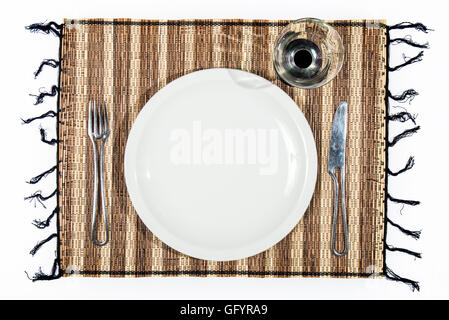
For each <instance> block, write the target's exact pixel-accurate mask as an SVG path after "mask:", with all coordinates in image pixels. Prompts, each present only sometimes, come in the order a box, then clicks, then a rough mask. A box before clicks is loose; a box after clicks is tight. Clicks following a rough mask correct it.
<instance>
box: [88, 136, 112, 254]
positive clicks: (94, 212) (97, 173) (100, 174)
mask: <svg viewBox="0 0 449 320" xmlns="http://www.w3.org/2000/svg"><path fill="white" fill-rule="evenodd" d="M104 143H105V142H104V140H103V141H102V142H101V145H100V167H99V168H98V152H97V146H96V144H95V142H94V141H92V146H93V151H94V194H93V208H92V215H93V217H92V229H91V237H92V241H93V242H94V244H96V245H97V246H100V247H101V246H104V245H106V244H107V243H108V242H109V226H108V217H107V214H106V203H105V201H106V200H105V194H104ZM98 169H99V170H98ZM98 177H100V192H101V209H102V211H103V219H104V225H105V231H106V239H105V240H104V241H103V242H100V241H99V240H98V239H97V237H96V234H95V229H96V225H97V201H98Z"/></svg>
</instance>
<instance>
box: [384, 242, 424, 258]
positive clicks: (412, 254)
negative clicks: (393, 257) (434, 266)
mask: <svg viewBox="0 0 449 320" xmlns="http://www.w3.org/2000/svg"><path fill="white" fill-rule="evenodd" d="M385 247H386V248H387V250H389V251H393V252H394V251H397V252H402V253H406V254H408V255H411V256H414V257H415V258H419V259H421V258H422V256H421V253H419V252H415V251H411V250H408V249H405V248H396V247H393V246H390V245H388V244H386V245H385Z"/></svg>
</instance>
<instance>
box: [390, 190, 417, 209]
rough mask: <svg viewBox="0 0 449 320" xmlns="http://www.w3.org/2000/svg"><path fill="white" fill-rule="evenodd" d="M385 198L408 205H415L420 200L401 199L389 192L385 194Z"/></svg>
mask: <svg viewBox="0 0 449 320" xmlns="http://www.w3.org/2000/svg"><path fill="white" fill-rule="evenodd" d="M387 198H388V200H390V201H393V202H396V203H403V204H408V205H410V206H417V205H419V204H420V203H421V202H419V201H416V200H403V199H397V198H394V197H392V196H391V195H390V194H389V193H388V194H387Z"/></svg>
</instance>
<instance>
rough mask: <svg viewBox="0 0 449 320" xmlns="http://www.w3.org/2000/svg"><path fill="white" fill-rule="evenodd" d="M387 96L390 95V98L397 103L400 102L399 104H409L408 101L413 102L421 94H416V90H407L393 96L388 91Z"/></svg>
mask: <svg viewBox="0 0 449 320" xmlns="http://www.w3.org/2000/svg"><path fill="white" fill-rule="evenodd" d="M387 94H388V97H390V98H391V99H393V100H395V101H399V102H407V101H409V102H411V101H412V100H413V99H415V97H416V96H417V95H419V93H418V92H416V91H415V90H414V89H408V90H405V91H404V92H402V93H401V94H399V95H393V94H391V92H390V91H389V90H388V92H387Z"/></svg>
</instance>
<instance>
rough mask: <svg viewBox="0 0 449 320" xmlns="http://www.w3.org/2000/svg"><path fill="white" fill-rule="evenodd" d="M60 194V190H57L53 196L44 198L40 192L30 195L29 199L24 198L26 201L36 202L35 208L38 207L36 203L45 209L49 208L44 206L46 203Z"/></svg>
mask: <svg viewBox="0 0 449 320" xmlns="http://www.w3.org/2000/svg"><path fill="white" fill-rule="evenodd" d="M57 193H58V189H56V190H55V191H53V192H52V193H51V194H49V195H48V196H43V195H42V191H40V190H38V191H36V192H35V193H33V194H32V195H29V196H27V197H25V198H24V200H30V202H31V201H35V203H34V206H36V201H37V202H39V203H40V204H41V205H42V206H43V207H44V208H47V207H46V206H45V204H44V201H47V200H48V199H50V198H52V197H54V196H55V195H56V194H57Z"/></svg>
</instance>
